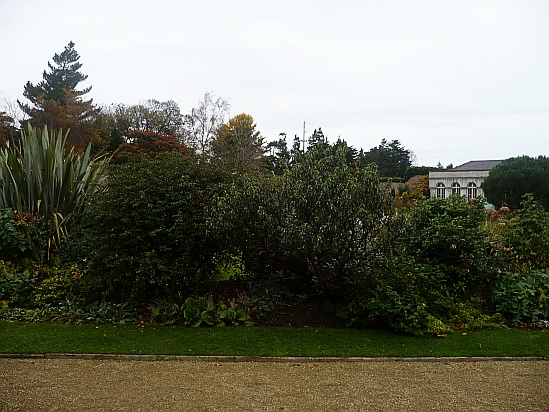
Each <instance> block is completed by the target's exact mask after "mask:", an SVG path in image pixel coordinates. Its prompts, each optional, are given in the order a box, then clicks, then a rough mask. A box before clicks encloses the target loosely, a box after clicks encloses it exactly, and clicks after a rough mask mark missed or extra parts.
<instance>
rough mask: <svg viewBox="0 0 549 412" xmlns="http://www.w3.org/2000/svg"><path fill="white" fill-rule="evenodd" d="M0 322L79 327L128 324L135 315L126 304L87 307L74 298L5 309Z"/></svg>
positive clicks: (1, 311)
mask: <svg viewBox="0 0 549 412" xmlns="http://www.w3.org/2000/svg"><path fill="white" fill-rule="evenodd" d="M0 320H7V321H15V322H54V323H64V324H77V325H79V324H84V323H92V324H101V323H128V322H133V313H132V311H131V310H130V309H129V308H128V307H127V304H124V303H111V302H105V301H102V302H93V303H92V304H90V305H85V304H84V303H83V300H82V299H78V298H72V299H67V300H65V301H64V302H58V303H57V304H55V305H53V304H50V303H46V304H42V305H40V306H38V307H35V308H21V307H15V308H9V307H4V308H2V309H1V310H0Z"/></svg>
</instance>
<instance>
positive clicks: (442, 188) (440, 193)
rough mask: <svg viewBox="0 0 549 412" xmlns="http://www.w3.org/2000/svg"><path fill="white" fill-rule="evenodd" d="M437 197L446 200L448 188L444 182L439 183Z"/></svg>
mask: <svg viewBox="0 0 549 412" xmlns="http://www.w3.org/2000/svg"><path fill="white" fill-rule="evenodd" d="M437 197H440V198H441V199H446V187H445V186H444V183H442V182H439V183H437Z"/></svg>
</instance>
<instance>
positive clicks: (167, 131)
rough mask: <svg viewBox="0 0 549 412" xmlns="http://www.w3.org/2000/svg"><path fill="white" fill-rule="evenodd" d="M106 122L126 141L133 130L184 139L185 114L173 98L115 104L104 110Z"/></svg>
mask: <svg viewBox="0 0 549 412" xmlns="http://www.w3.org/2000/svg"><path fill="white" fill-rule="evenodd" d="M102 112H103V114H104V117H105V119H106V123H108V124H109V126H110V127H111V128H112V129H116V130H118V132H119V133H120V135H122V136H123V137H124V139H125V140H126V141H128V140H129V139H130V137H129V136H130V134H131V132H132V131H141V132H153V133H158V134H161V135H168V136H173V137H175V138H176V139H177V140H178V141H183V116H182V115H181V110H180V109H179V105H178V104H177V103H176V102H174V101H173V100H168V101H165V102H161V101H158V100H155V99H148V100H144V101H142V102H139V103H138V104H134V105H125V104H113V105H111V106H108V107H104V108H103V110H102Z"/></svg>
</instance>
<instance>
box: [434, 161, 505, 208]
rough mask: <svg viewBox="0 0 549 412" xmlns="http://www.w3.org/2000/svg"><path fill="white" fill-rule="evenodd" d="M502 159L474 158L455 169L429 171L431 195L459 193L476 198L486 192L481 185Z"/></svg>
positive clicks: (446, 196) (469, 197) (444, 196)
mask: <svg viewBox="0 0 549 412" xmlns="http://www.w3.org/2000/svg"><path fill="white" fill-rule="evenodd" d="M500 162H501V160H474V161H471V162H467V163H465V164H462V165H461V166H457V167H455V168H453V169H448V170H441V171H440V172H439V171H436V172H429V192H430V194H431V197H440V198H443V199H446V198H448V197H449V196H451V195H453V194H459V195H460V196H463V197H466V198H467V199H475V198H477V197H479V196H482V195H483V194H484V193H483V191H482V188H481V187H480V185H481V184H482V182H483V181H484V179H486V177H487V176H488V174H489V173H490V170H492V169H493V168H494V167H495V166H496V165H497V164H499V163H500Z"/></svg>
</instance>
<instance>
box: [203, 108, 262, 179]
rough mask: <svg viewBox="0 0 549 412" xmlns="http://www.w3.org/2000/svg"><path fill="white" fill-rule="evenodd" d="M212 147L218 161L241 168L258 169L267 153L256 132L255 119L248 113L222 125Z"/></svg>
mask: <svg viewBox="0 0 549 412" xmlns="http://www.w3.org/2000/svg"><path fill="white" fill-rule="evenodd" d="M211 145H212V153H213V155H214V157H215V158H216V159H217V160H220V161H222V162H223V163H226V164H231V165H233V166H237V167H241V168H256V167H257V166H258V165H259V163H260V161H261V159H262V156H263V154H264V153H265V148H264V146H263V137H262V136H261V133H260V132H259V130H256V124H255V122H254V118H253V117H252V116H250V115H249V114H246V113H241V114H239V115H236V116H234V117H233V118H231V119H229V121H228V122H227V123H224V124H222V125H221V126H220V127H219V129H218V130H217V136H216V138H215V139H214V140H213V141H212V142H211Z"/></svg>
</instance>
